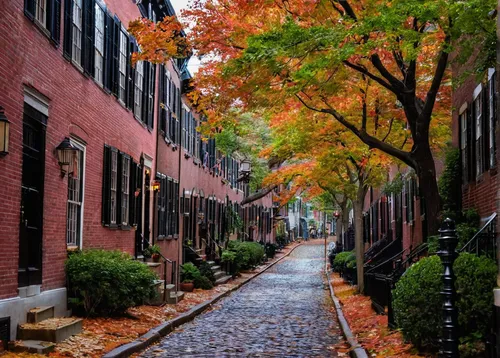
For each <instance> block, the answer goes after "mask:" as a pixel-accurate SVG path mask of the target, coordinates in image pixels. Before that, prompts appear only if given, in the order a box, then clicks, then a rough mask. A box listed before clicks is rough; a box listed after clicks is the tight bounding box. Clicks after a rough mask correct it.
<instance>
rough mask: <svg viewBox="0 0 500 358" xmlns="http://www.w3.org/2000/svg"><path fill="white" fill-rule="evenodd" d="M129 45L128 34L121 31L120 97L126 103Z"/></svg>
mask: <svg viewBox="0 0 500 358" xmlns="http://www.w3.org/2000/svg"><path fill="white" fill-rule="evenodd" d="M127 47H128V35H127V34H126V33H125V32H123V31H120V57H119V65H118V72H119V74H118V98H119V99H120V100H121V101H122V102H123V103H125V102H126V101H127V99H126V94H127V92H126V82H127Z"/></svg>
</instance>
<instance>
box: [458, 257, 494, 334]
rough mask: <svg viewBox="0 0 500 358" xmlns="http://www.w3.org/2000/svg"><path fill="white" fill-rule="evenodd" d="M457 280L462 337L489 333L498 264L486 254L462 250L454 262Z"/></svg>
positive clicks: (459, 321) (459, 322)
mask: <svg viewBox="0 0 500 358" xmlns="http://www.w3.org/2000/svg"><path fill="white" fill-rule="evenodd" d="M453 268H454V270H455V275H456V276H457V280H456V282H455V287H456V289H457V295H458V297H459V299H458V301H457V308H458V312H459V315H458V324H459V329H460V335H461V336H462V337H466V336H469V335H471V334H476V333H477V334H479V335H480V336H482V337H485V336H486V333H487V331H488V324H489V321H490V319H491V313H492V308H491V307H492V305H493V294H492V291H493V288H495V286H496V280H497V265H496V263H495V261H493V260H491V259H488V258H486V257H478V256H476V255H473V254H469V253H462V254H460V256H459V257H458V258H457V260H456V261H455V265H454V266H453Z"/></svg>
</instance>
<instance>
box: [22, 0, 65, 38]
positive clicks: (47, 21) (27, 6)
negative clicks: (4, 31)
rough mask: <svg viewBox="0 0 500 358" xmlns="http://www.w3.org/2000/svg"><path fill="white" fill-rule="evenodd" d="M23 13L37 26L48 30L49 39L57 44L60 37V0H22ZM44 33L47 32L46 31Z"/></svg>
mask: <svg viewBox="0 0 500 358" xmlns="http://www.w3.org/2000/svg"><path fill="white" fill-rule="evenodd" d="M24 14H25V15H26V16H27V17H28V18H29V19H30V20H31V21H34V22H36V23H37V24H38V25H39V26H41V27H43V28H45V29H46V30H48V35H49V34H50V39H51V40H52V42H53V43H54V44H55V45H56V46H57V45H59V39H60V29H61V27H60V18H61V1H60V0H24ZM44 33H46V34H47V32H46V31H44Z"/></svg>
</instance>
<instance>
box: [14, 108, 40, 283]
mask: <svg viewBox="0 0 500 358" xmlns="http://www.w3.org/2000/svg"><path fill="white" fill-rule="evenodd" d="M46 124H47V117H46V116H45V115H43V114H42V113H40V112H38V111H37V110H35V109H34V108H33V107H31V106H29V105H27V104H25V105H24V115H23V166H22V181H21V212H20V221H21V222H20V230H19V271H18V281H19V287H24V286H29V285H39V284H41V283H42V228H43V187H44V174H45V126H46Z"/></svg>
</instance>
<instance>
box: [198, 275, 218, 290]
mask: <svg viewBox="0 0 500 358" xmlns="http://www.w3.org/2000/svg"><path fill="white" fill-rule="evenodd" d="M193 282H194V287H195V288H201V289H202V290H210V289H211V288H212V287H214V285H213V284H212V282H211V281H210V279H209V278H208V277H206V276H201V275H200V276H198V277H196V278H195V279H194V281H193Z"/></svg>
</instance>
